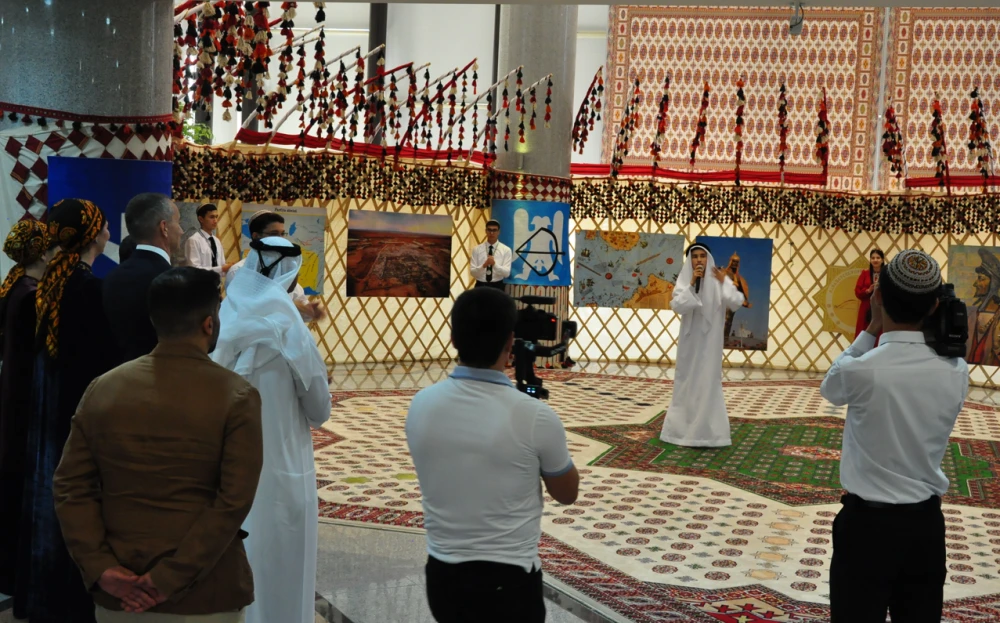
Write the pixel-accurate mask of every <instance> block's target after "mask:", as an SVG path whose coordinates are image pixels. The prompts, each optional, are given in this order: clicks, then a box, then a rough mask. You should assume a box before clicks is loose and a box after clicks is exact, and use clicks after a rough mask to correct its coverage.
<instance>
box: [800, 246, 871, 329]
mask: <svg viewBox="0 0 1000 623" xmlns="http://www.w3.org/2000/svg"><path fill="white" fill-rule="evenodd" d="M867 268H868V258H867V257H866V256H864V255H859V256H858V258H857V259H856V260H854V261H853V262H852V263H851V265H850V266H827V267H826V285H824V286H823V287H822V288H821V289H820V291H819V292H817V293H816V296H815V297H814V298H813V300H814V301H815V302H816V304H817V305H818V306H819V308H820V310H822V312H823V330H824V331H829V332H830V333H841V334H843V335H846V336H847V337H849V338H851V339H852V340H853V339H854V327H855V324H856V323H857V321H858V308H859V307H860V306H861V302H860V301H859V300H858V297H856V296H855V295H854V285H855V284H856V283H857V282H858V276H859V275H861V271H863V270H865V269H867Z"/></svg>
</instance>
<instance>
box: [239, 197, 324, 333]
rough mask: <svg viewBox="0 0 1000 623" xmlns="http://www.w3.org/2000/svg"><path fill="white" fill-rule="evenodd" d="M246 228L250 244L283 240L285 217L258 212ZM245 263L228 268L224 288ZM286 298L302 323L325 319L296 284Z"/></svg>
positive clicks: (244, 261) (317, 306)
mask: <svg viewBox="0 0 1000 623" xmlns="http://www.w3.org/2000/svg"><path fill="white" fill-rule="evenodd" d="M247 228H248V229H249V230H250V241H251V242H253V241H254V240H260V239H261V238H272V237H277V238H284V237H285V217H283V216H281V215H280V214H278V213H277V212H272V211H271V210H258V211H257V212H254V213H253V215H252V216H251V217H250V219H249V220H248V221H247ZM245 263H246V258H244V259H242V260H240V261H238V262H236V263H235V264H233V265H232V266H231V267H230V268H229V271H228V272H226V288H229V284H231V283H232V282H233V279H235V278H236V273H238V272H239V271H240V269H241V268H243V265H244V264H245ZM288 296H289V297H291V299H292V302H293V303H295V308H296V309H297V310H299V316H301V317H302V322H313V321H314V320H322V319H323V318H324V317H326V312H325V311H324V310H323V308H322V307H320V305H319V303H313V302H311V301H310V300H309V297H307V296H306V292H305V290H304V289H303V288H302V286H300V285H299V283H298V282H295V287H294V288H292V291H291V292H289V293H288Z"/></svg>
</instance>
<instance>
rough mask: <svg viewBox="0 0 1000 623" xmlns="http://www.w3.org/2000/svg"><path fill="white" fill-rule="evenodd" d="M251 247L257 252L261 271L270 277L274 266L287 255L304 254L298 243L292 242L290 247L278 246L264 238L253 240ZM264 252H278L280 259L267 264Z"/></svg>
mask: <svg viewBox="0 0 1000 623" xmlns="http://www.w3.org/2000/svg"><path fill="white" fill-rule="evenodd" d="M250 248H251V249H253V250H254V251H256V252H257V258H258V263H259V265H260V271H259V272H260V274H262V275H264V276H265V277H270V276H271V271H272V270H274V267H275V266H277V265H278V262H280V261H281V260H283V259H285V258H286V257H299V256H300V255H302V247H300V246H299V245H297V244H292V246H290V247H278V246H274V245H270V244H267V243H266V242H264V240H263V239H258V240H251V241H250ZM264 253H277V254H278V259H276V260H274V261H273V262H271V263H270V264H267V265H265V264H264Z"/></svg>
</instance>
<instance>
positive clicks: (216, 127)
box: [212, 2, 370, 144]
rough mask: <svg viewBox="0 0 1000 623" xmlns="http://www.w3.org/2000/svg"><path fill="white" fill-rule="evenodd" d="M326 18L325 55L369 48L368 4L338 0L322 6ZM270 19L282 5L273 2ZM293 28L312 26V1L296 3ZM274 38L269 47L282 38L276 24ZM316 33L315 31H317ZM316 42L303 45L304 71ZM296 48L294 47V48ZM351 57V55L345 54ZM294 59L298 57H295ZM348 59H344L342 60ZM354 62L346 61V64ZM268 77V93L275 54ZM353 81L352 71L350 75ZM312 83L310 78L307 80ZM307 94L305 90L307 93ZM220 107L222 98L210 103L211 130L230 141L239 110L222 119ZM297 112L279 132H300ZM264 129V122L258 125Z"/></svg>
mask: <svg viewBox="0 0 1000 623" xmlns="http://www.w3.org/2000/svg"><path fill="white" fill-rule="evenodd" d="M324 11H325V13H326V20H325V21H324V22H323V23H324V24H325V26H326V27H325V28H324V29H323V33H324V35H325V37H326V39H325V44H326V45H325V57H326V59H327V60H328V61H329V59H331V58H333V57H335V56H339V55H340V54H341V53H342V52H345V51H347V50H348V49H350V48H352V47H354V46H356V45H359V46H361V50H362V54H363V53H365V52H367V51H368V15H369V11H370V8H369V5H368V4H367V3H360V2H337V3H332V2H330V3H327V5H326V7H325V9H324ZM270 14H271V19H276V18H278V17H280V16H281V5H280V4H279V3H273V4H272V5H271V11H270ZM294 22H295V28H294V29H293V31H294V32H295V34H296V35H298V34H300V33H304V32H306V31H307V30H311V29H312V28H315V27H316V26H317V25H318V24H317V23H316V9H315V8H314V7H313V4H312V3H311V2H302V3H299V7H298V9H297V11H296V16H295V19H294ZM272 34H273V38H272V40H271V42H272V47H273V48H278V47H279V46H280V42H281V41H282V38H281V35H280V27H279V26H277V25H276V26H275V27H274V30H273V31H272ZM316 34H318V33H316ZM314 37H315V34H313V35H309V37H308V39H312V38H314ZM315 45H316V43H315V42H310V43H308V44H307V45H306V72H307V73H308V72H309V71H311V70H312V68H313V66H314V65H315V63H316V61H315V60H314V59H313V55H314V54H315ZM297 49H298V48H297V47H296V48H295V50H297ZM348 58H350V59H353V55H351V56H350V57H348ZM295 59H296V61H297V60H298V57H297V56H295ZM345 60H347V59H345ZM351 62H353V61H348V62H347V64H348V65H349V64H350V63H351ZM338 67H339V64H333V65H332V66H331V68H330V71H331V74H333V75H336V71H337V68H338ZM294 70H295V71H294V73H293V74H292V75H291V76H290V77H289V79H288V82H289V83H291V82H292V81H293V80H294V79H295V75H296V74H297V72H298V68H297V67H296V68H294ZM270 73H271V77H270V80H268V81H267V82H265V85H264V88H265V90H267V92H271V91H273V90H274V89H275V88H276V87H277V85H278V58H277V55H275V56H274V57H273V58H272V60H271V72H270ZM350 77H351V79H352V80H353V73H351V74H350ZM310 84H311V81H310ZM297 93H298V91H295V90H293V91H292V92H291V93H290V94H289V95H290V98H291V101H292V102H293V103H294V101H295V97H296V95H297ZM307 93H308V92H307ZM287 106H288V104H286V105H285V107H283V109H280V110H279V111H278V118H279V119H280V118H281V117H282V116H283V115H284V114H285V113H286V112H288V110H289V109H288V107H287ZM222 111H223V109H222V106H221V99H220V98H216V99H215V103H214V104H213V114H212V132H213V134H214V135H215V137H214V142H215V143H216V144H218V143H227V142H229V141H232V140H233V139H234V138H235V137H236V132H237V131H238V130H239V127H240V120H239V117H240V113H237V112H236V111H235V110H232V111H231V114H232V117H233V118H232V120H230V121H228V122H227V121H223V120H222ZM298 124H299V113H297V112H296V113H292V115H291V116H290V117H289V118H288V120H287V121H286V122H285V123H284V125H282V126H281V128H279V131H280V132H283V133H286V134H298V132H299V126H298ZM261 129H263V125H261Z"/></svg>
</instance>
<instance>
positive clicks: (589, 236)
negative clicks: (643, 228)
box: [573, 231, 684, 309]
mask: <svg viewBox="0 0 1000 623" xmlns="http://www.w3.org/2000/svg"><path fill="white" fill-rule="evenodd" d="M683 258H684V236H678V235H675V234H646V233H637V232H624V231H613V232H607V231H579V232H577V233H576V256H575V257H574V259H573V264H574V266H573V269H574V276H575V279H574V304H575V305H576V306H577V307H627V308H629V309H670V298H671V296H673V293H674V284H675V283H676V282H677V275H678V274H679V273H680V270H681V265H682V264H683Z"/></svg>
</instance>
